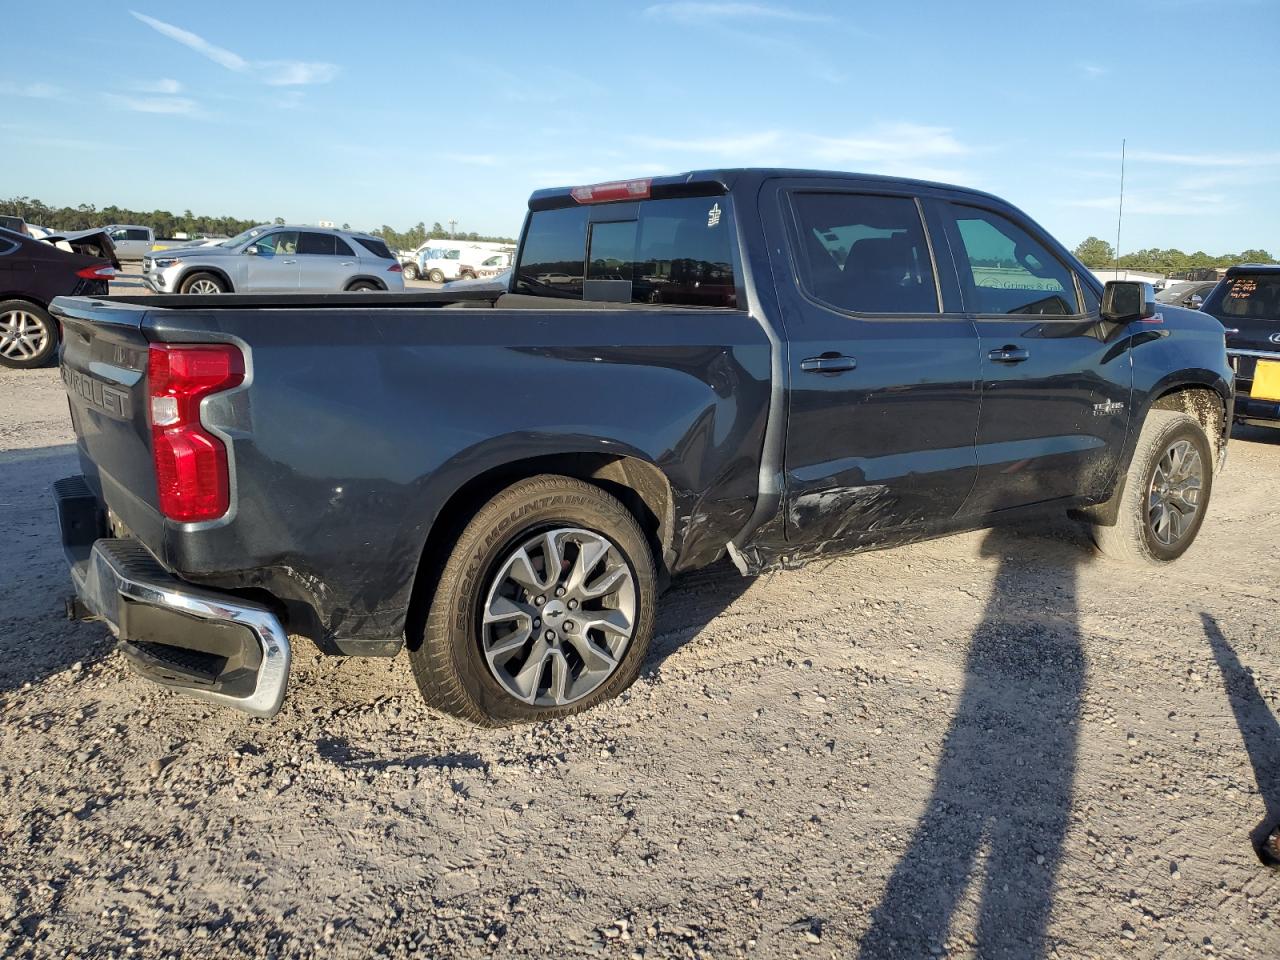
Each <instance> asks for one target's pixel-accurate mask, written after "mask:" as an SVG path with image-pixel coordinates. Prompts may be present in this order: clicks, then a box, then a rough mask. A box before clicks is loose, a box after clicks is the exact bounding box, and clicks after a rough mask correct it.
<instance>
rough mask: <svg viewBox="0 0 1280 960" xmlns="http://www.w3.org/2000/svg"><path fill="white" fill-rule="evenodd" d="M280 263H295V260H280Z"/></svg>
mask: <svg viewBox="0 0 1280 960" xmlns="http://www.w3.org/2000/svg"><path fill="white" fill-rule="evenodd" d="M280 262H281V263H297V262H298V261H297V260H281V261H280Z"/></svg>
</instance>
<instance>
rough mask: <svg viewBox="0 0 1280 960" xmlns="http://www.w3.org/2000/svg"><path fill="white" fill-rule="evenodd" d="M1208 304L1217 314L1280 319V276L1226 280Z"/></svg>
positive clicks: (1248, 318) (1249, 318)
mask: <svg viewBox="0 0 1280 960" xmlns="http://www.w3.org/2000/svg"><path fill="white" fill-rule="evenodd" d="M1206 306H1207V307H1208V308H1209V311H1210V312H1211V313H1212V314H1213V315H1214V316H1215V317H1224V318H1225V317H1242V318H1244V319H1247V320H1280V276H1252V277H1232V278H1231V279H1230V280H1224V281H1223V282H1222V284H1221V286H1220V287H1219V288H1218V290H1215V291H1214V292H1213V296H1212V297H1211V298H1210V299H1209V303H1208V304H1206Z"/></svg>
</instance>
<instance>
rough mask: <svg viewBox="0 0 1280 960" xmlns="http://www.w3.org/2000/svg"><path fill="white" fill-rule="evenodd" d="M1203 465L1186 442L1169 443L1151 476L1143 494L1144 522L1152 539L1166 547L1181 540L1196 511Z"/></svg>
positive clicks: (1196, 453) (1192, 445) (1187, 441)
mask: <svg viewBox="0 0 1280 960" xmlns="http://www.w3.org/2000/svg"><path fill="white" fill-rule="evenodd" d="M1203 487H1204V463H1203V461H1202V460H1201V458H1200V452H1199V451H1198V450H1197V449H1196V448H1195V445H1194V444H1192V443H1191V441H1190V440H1176V441H1174V442H1173V443H1171V444H1170V445H1169V446H1168V448H1167V449H1166V450H1165V452H1164V453H1163V454H1162V455H1161V457H1160V460H1159V461H1158V462H1157V463H1156V468H1155V470H1154V471H1153V472H1152V474H1151V486H1150V488H1149V489H1148V492H1147V522H1148V523H1149V524H1150V526H1151V533H1152V535H1153V536H1154V537H1155V538H1156V540H1158V541H1159V542H1160V543H1162V544H1163V545H1164V546H1166V547H1171V546H1173V545H1174V544H1176V543H1177V542H1178V541H1179V540H1181V539H1182V538H1183V537H1184V536H1185V535H1186V533H1187V531H1188V530H1190V529H1191V527H1192V524H1193V523H1194V521H1195V518H1196V513H1197V512H1198V511H1199V510H1200V495H1201V490H1202V489H1203Z"/></svg>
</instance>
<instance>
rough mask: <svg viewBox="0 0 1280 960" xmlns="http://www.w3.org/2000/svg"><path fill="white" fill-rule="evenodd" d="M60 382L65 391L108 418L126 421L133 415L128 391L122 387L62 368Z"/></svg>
mask: <svg viewBox="0 0 1280 960" xmlns="http://www.w3.org/2000/svg"><path fill="white" fill-rule="evenodd" d="M62 380H63V382H64V383H66V385H67V389H68V390H69V391H71V392H72V393H74V394H75V395H76V396H78V397H81V398H83V399H85V400H87V401H88V402H89V403H91V404H93V405H94V406H95V407H97V408H98V409H99V410H102V411H103V412H104V413H106V414H107V415H108V416H111V417H115V418H116V419H118V420H128V419H130V418H131V416H132V413H133V407H132V404H131V403H130V401H129V391H128V390H127V389H125V388H124V387H115V386H112V385H111V384H109V383H103V382H102V381H101V380H95V379H94V378H93V377H91V376H89V375H88V374H84V373H80V372H79V371H76V370H71V369H69V368H68V367H63V368H62Z"/></svg>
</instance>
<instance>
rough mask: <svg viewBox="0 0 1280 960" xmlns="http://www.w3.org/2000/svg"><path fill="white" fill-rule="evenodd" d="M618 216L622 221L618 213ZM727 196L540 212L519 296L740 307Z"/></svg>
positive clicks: (528, 238) (529, 235)
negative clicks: (521, 294)
mask: <svg viewBox="0 0 1280 960" xmlns="http://www.w3.org/2000/svg"><path fill="white" fill-rule="evenodd" d="M615 213H616V218H613V217H612V216H611V215H612V214H615ZM733 238H734V226H733V210H732V205H731V201H730V199H729V198H728V197H723V196H719V197H680V198H673V199H669V200H646V201H643V202H641V203H639V204H629V203H623V204H616V205H609V206H597V207H567V208H560V209H555V210H542V211H538V212H535V213H534V214H533V216H532V218H531V220H530V222H529V228H528V231H527V232H526V234H525V241H524V246H523V248H522V250H521V258H520V264H519V267H518V268H517V287H516V289H517V291H518V292H520V293H525V294H533V295H535V296H546V297H559V298H565V299H574V300H591V301H599V302H605V303H651V304H673V305H680V306H702V307H736V306H737V305H738V271H737V268H736V265H735V259H734V254H733V251H734V242H733Z"/></svg>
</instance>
